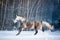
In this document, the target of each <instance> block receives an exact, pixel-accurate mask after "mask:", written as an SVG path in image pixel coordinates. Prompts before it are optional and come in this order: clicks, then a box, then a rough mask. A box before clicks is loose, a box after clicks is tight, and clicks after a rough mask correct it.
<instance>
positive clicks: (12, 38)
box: [0, 30, 60, 40]
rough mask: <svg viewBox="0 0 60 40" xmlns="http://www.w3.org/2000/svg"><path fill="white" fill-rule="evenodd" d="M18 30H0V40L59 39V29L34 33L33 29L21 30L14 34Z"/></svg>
mask: <svg viewBox="0 0 60 40" xmlns="http://www.w3.org/2000/svg"><path fill="white" fill-rule="evenodd" d="M17 32H18V31H0V40H60V31H55V32H51V31H49V30H48V31H45V32H42V31H39V32H38V34H37V35H34V33H35V32H34V31H22V32H21V34H20V35H18V36H16V33H17Z"/></svg>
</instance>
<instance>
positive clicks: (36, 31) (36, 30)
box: [34, 27, 38, 35]
mask: <svg viewBox="0 0 60 40" xmlns="http://www.w3.org/2000/svg"><path fill="white" fill-rule="evenodd" d="M37 33H38V29H37V27H35V34H34V35H36V34H37Z"/></svg>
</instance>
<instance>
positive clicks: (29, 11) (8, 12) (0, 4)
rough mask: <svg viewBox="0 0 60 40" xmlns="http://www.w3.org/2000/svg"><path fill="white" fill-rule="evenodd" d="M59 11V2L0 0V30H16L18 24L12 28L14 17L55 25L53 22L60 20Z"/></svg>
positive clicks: (54, 0)
mask: <svg viewBox="0 0 60 40" xmlns="http://www.w3.org/2000/svg"><path fill="white" fill-rule="evenodd" d="M59 10H60V1H59V0H0V30H13V29H17V28H18V26H19V23H17V25H16V26H12V24H13V22H12V19H15V18H16V15H19V16H20V15H21V16H24V17H26V18H28V19H30V20H39V21H41V20H44V21H47V22H49V23H51V24H52V23H53V24H54V25H55V24H56V23H55V21H56V20H60V11H59ZM58 27H59V26H58Z"/></svg>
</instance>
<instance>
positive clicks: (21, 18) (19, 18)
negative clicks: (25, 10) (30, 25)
mask: <svg viewBox="0 0 60 40" xmlns="http://www.w3.org/2000/svg"><path fill="white" fill-rule="evenodd" d="M25 20H26V18H24V17H21V16H16V19H15V20H14V23H16V22H18V21H22V22H23V21H25Z"/></svg>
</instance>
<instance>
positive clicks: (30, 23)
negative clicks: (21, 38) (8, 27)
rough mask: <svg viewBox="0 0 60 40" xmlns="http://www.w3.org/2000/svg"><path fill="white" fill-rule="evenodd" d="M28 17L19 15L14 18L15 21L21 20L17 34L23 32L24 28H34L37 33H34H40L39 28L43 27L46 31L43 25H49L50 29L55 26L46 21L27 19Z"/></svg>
mask: <svg viewBox="0 0 60 40" xmlns="http://www.w3.org/2000/svg"><path fill="white" fill-rule="evenodd" d="M26 20H27V19H26V18H24V17H21V16H17V17H16V18H15V20H14V23H16V22H18V21H21V25H20V27H19V29H18V30H19V31H18V33H17V34H16V35H19V34H20V33H21V31H22V30H24V29H34V30H35V33H34V35H36V34H37V33H38V30H39V29H41V30H42V31H43V32H44V31H45V30H44V29H43V27H47V28H48V29H49V30H53V29H54V26H53V25H51V24H49V23H48V22H46V21H37V20H33V21H29V20H28V21H26Z"/></svg>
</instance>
